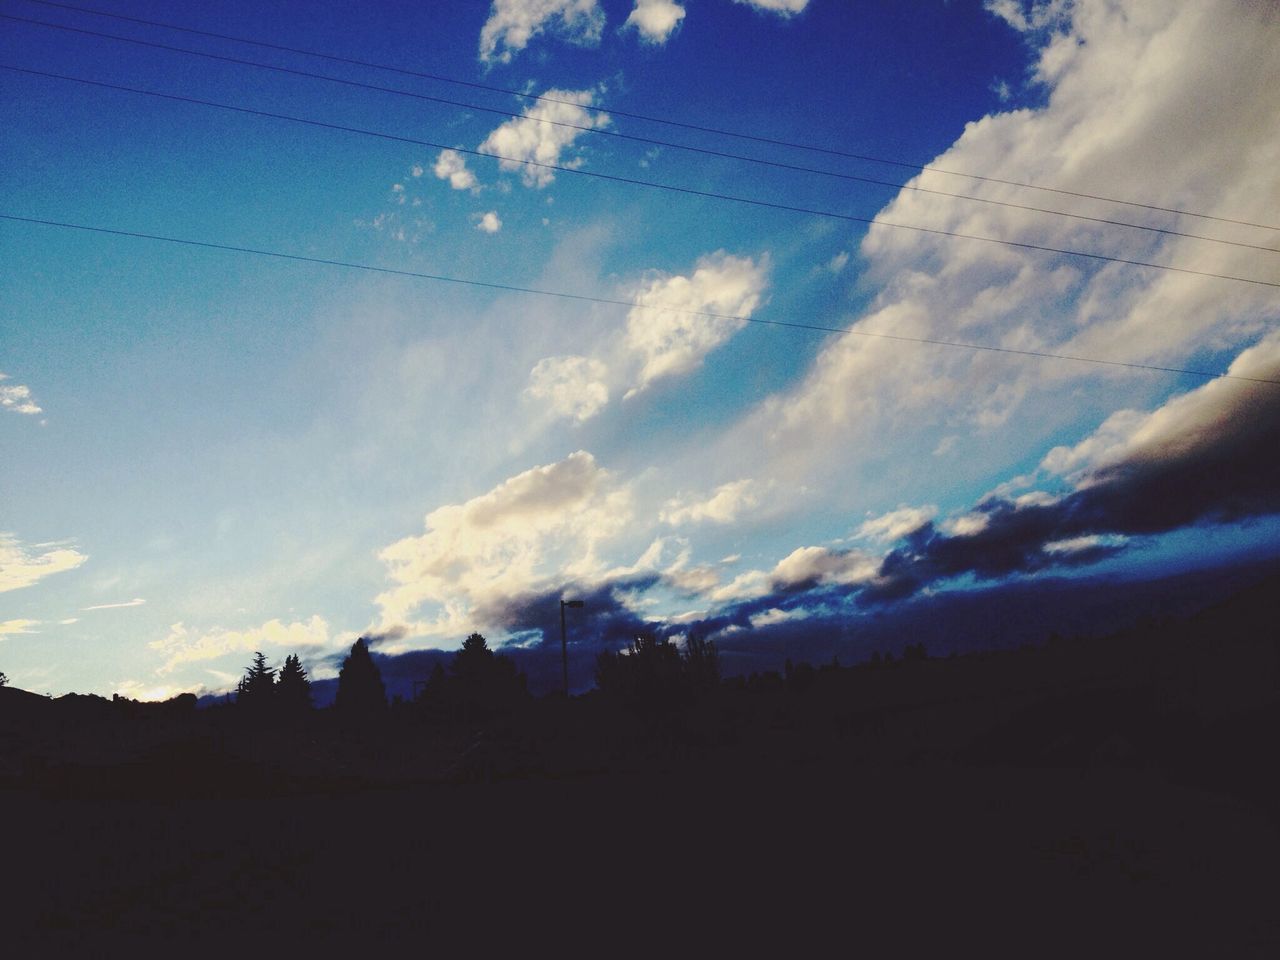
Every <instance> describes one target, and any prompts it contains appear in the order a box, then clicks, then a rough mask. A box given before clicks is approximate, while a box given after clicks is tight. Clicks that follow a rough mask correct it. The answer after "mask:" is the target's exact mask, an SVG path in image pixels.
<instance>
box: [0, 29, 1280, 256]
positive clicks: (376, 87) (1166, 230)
mask: <svg viewBox="0 0 1280 960" xmlns="http://www.w3.org/2000/svg"><path fill="white" fill-rule="evenodd" d="M0 19H3V20H12V21H15V22H18V23H24V24H29V25H32V26H38V27H48V28H50V29H54V30H63V31H67V32H70V33H79V34H84V35H86V36H90V37H97V38H101V39H105V40H113V41H119V42H121V43H132V44H135V45H137V46H142V47H150V48H153V49H156V50H164V51H166V52H168V53H178V54H182V55H184V56H193V57H203V58H205V59H207V60H217V61H220V62H222V63H231V64H236V65H238V66H245V67H252V68H254V69H258V70H270V71H272V72H274V73H282V74H287V75H289V76H295V77H305V78H307V79H311V80H321V81H324V82H326V83H335V84H340V85H342V86H346V87H354V88H357V89H361V90H372V91H376V92H379V93H389V94H392V95H394V96H399V97H409V98H412V99H414V100H421V101H425V102H428V103H437V104H441V105H442V106H450V107H458V108H460V109H464V110H475V111H477V112H480V113H491V114H496V115H498V116H501V117H508V118H510V119H513V120H526V121H531V122H535V123H541V124H547V125H549V126H555V127H564V128H567V129H570V130H578V131H580V132H582V133H587V134H592V135H595V136H602V137H612V138H615V139H619V140H629V141H632V142H635V143H643V144H647V145H649V146H658V147H664V148H669V149H673V150H681V151H685V152H688V153H696V154H700V155H702V156H709V157H717V158H720V159H724V160H736V161H741V162H744V163H753V164H757V165H760V166H766V167H772V168H774V169H778V170H789V171H793V172H797V173H807V174H816V175H818V176H823V177H831V178H835V179H839V180H845V181H850V182H854V183H865V184H869V185H871V186H878V187H887V188H890V189H893V190H908V191H912V192H914V193H924V194H931V195H933V196H939V197H950V198H952V199H956V200H968V201H971V202H973V203H985V204H990V205H993V206H998V207H1006V208H1010V209H1015V210H1026V211H1028V212H1031V213H1043V214H1047V215H1050V216H1055V217H1066V218H1069V219H1072V220H1081V221H1085V222H1088V223H1097V224H1103V225H1106V226H1113V227H1125V228H1128V229H1131V230H1143V231H1147V232H1149V233H1159V234H1164V235H1166V236H1172V237H1184V238H1186V239H1190V240H1203V241H1205V242H1207V243H1220V244H1225V245H1227V246H1232V247H1245V248H1247V249H1250V250H1262V251H1265V252H1267V253H1280V249H1277V248H1275V247H1271V246H1267V245H1265V244H1260V243H1246V242H1244V241H1240V240H1227V239H1225V238H1223V237H1210V236H1206V235H1204V234H1200V233H1188V232H1186V231H1183V230H1174V229H1172V228H1170V227H1157V226H1152V225H1150V224H1144V223H1131V222H1129V221H1127V220H1116V219H1112V218H1109V217H1092V216H1088V215H1086V214H1082V213H1071V212H1069V211H1066V210H1054V209H1052V208H1049V207H1037V206H1033V205H1031V204H1026V203H1017V202H1015V201H1012V200H997V199H995V198H993V197H980V196H975V195H973V194H967V193H953V192H951V191H949V190H937V189H934V188H932V187H923V186H919V185H918V184H912V183H899V182H897V181H893V180H880V179H877V178H875V177H863V176H859V175H857V174H852V173H841V172H839V171H835V170H823V169H820V168H816V167H806V166H802V165H799V164H794V163H785V162H783V161H780V160H768V159H764V158H761V157H750V156H744V155H742V154H737V153H729V152H727V151H723V150H712V149H709V148H706V147H695V146H691V145H688V144H683V143H675V142H673V141H670V140H659V139H656V138H654V137H642V136H638V135H636V134H630V133H623V132H621V131H618V130H606V129H602V128H600V127H593V126H587V125H584V124H579V123H571V122H569V121H567V120H552V119H550V118H549V117H538V116H530V115H528V114H517V113H512V112H511V111H510V110H502V109H499V108H496V107H487V106H483V105H481V104H476V103H468V102H465V101H460V100H450V99H447V98H444V97H433V96H430V95H428V94H425V93H418V92H416V91H413V90H402V89H399V88H397V87H384V86H381V85H380V84H375V83H365V82H363V81H360V80H349V79H347V78H345V77H335V76H331V75H329V74H324V73H313V72H311V71H309V70H297V69H294V68H292V67H282V66H278V65H276V64H271V63H262V62H260V61H257V60H246V59H244V58H242V57H230V56H226V55H224V54H220V53H207V52H205V51H203V50H192V49H189V48H187V47H175V46H172V45H170V44H167V43H157V42H155V41H152V40H140V39H138V38H136V37H124V36H119V35H117V34H112V33H102V32H101V31H98V30H86V29H83V28H81V27H72V26H68V25H66V24H60V23H48V22H46V21H43V20H32V19H29V18H27V17H17V16H13V15H11V14H7V13H0ZM578 106H580V107H582V109H584V110H585V109H587V108H586V107H585V106H583V105H581V104H579V105H578ZM599 112H601V113H604V112H606V111H604V110H603V109H602V108H601V109H600V111H599Z"/></svg>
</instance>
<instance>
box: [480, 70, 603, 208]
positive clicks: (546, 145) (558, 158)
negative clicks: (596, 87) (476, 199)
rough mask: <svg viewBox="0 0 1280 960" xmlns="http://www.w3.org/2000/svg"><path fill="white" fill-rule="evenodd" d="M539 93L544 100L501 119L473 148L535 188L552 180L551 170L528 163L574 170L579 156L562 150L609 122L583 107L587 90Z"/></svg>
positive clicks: (587, 103) (587, 100)
mask: <svg viewBox="0 0 1280 960" xmlns="http://www.w3.org/2000/svg"><path fill="white" fill-rule="evenodd" d="M542 96H543V97H544V98H545V99H543V100H539V101H537V102H536V103H534V104H532V105H531V106H528V107H526V108H525V111H524V114H523V115H522V116H519V117H515V118H513V119H511V120H507V121H506V122H504V123H503V124H502V125H501V126H499V127H498V128H497V129H496V130H494V131H493V132H492V133H490V134H489V136H488V137H486V138H485V141H484V143H482V144H480V146H479V147H478V148H477V149H478V150H479V151H480V152H481V153H488V154H491V155H493V156H496V157H501V158H502V159H501V160H499V161H498V166H499V167H500V168H502V169H503V170H509V171H517V170H518V171H520V176H521V179H522V180H523V181H524V184H525V186H527V187H537V188H539V189H541V188H543V187H547V186H550V185H551V184H552V183H553V182H554V181H555V171H554V170H549V169H547V168H546V167H538V166H531V165H530V164H531V163H545V164H552V165H555V166H561V167H568V168H569V169H577V168H578V167H580V166H581V165H582V158H581V157H568V158H566V157H564V156H563V154H564V153H565V151H566V150H568V149H569V147H571V146H572V145H573V142H574V141H575V140H577V139H578V137H580V136H581V135H582V134H583V133H584V132H586V131H587V130H599V129H603V128H604V127H607V126H608V125H609V115H608V114H606V113H601V112H599V111H596V112H595V113H592V112H591V111H590V110H588V109H587V108H588V107H590V106H591V104H592V102H593V101H594V100H595V94H594V93H593V92H592V91H590V90H548V91H547V92H546V93H544V94H543V95H542ZM563 124H569V126H563Z"/></svg>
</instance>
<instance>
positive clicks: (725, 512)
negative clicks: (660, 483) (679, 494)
mask: <svg viewBox="0 0 1280 960" xmlns="http://www.w3.org/2000/svg"><path fill="white" fill-rule="evenodd" d="M757 487H758V485H757V484H756V483H755V482H754V481H752V480H735V481H733V482H732V483H726V484H722V485H721V486H719V487H716V489H715V491H714V492H713V493H712V494H711V496H710V497H707V498H705V499H702V500H689V499H682V498H676V499H673V500H668V501H667V504H666V507H665V508H664V509H663V511H662V513H661V514H660V515H659V519H661V520H662V522H663V523H667V524H670V525H671V526H679V525H681V524H685V523H701V522H703V521H709V522H711V523H731V522H733V521H734V520H736V519H737V518H738V517H739V516H740V515H741V514H742V512H743V511H745V510H750V509H752V508H753V507H755V506H756V505H757V504H759V502H760V499H759V496H758V495H757V493H756V489H757Z"/></svg>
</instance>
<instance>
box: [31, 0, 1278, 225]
mask: <svg viewBox="0 0 1280 960" xmlns="http://www.w3.org/2000/svg"><path fill="white" fill-rule="evenodd" d="M26 2H28V3H34V4H39V5H40V6H45V7H56V8H59V9H62V10H74V11H76V12H77V13H88V14H92V15H93V16H98V17H109V18H111V19H113V20H122V21H126V22H128V23H137V24H142V25H144V26H149V27H160V28H162V29H165V30H176V31H178V32H180V33H188V34H192V35H194V36H201V37H210V38H213V39H215V40H229V41H231V42H233V43H243V44H248V45H250V46H255V47H261V48H263V49H267V50H278V51H281V52H284V53H294V54H300V55H302V56H306V57H316V58H317V59H320V60H329V61H331V62H333V63H345V64H348V65H351V66H358V67H367V68H370V69H373V70H385V71H387V72H389V73H397V74H400V75H402V76H406V77H417V78H419V79H422V80H433V81H436V82H439V83H450V84H454V85H456V86H462V87H471V88H473V89H476V90H487V91H489V92H491V93H501V94H505V95H507V96H512V97H520V98H521V99H525V100H534V101H539V102H542V103H555V104H561V105H570V106H581V104H576V103H573V102H572V101H569V100H560V99H557V98H556V97H547V96H541V95H538V94H532V93H527V92H525V91H522V90H512V89H509V88H507V87H498V86H493V85H491V84H486V83H477V82H475V81H471V80H461V79H458V78H456V77H448V76H444V75H442V74H436V73H426V72H423V71H418V70H408V69H405V68H403V67H395V66H391V65H389V64H383V63H375V62H373V61H370V60H360V59H357V58H354V57H344V56H340V55H337V54H331V53H322V52H320V51H318V50H307V49H304V48H301V47H290V46H286V45H284V44H279V43H270V42H268V41H265V40H253V39H250V38H248V37H238V36H235V35H233V34H226V33H215V32H213V31H209V30H198V29H196V28H194V27H184V26H179V25H178V24H175V23H166V22H164V21H161V20H147V19H144V18H142V17H130V16H125V15H124V14H120V13H112V12H109V11H106V10H100V9H96V8H93V7H84V6H77V5H75V4H70V3H57V2H54V0H26ZM599 109H600V110H603V111H606V112H608V113H611V114H613V115H614V116H618V117H626V118H627V119H630V120H642V121H644V122H646V123H658V124H663V125H665V126H672V127H679V128H681V129H684V130H694V131H697V132H699V133H709V134H713V135H714V136H719V137H734V138H736V139H739V140H747V141H751V142H753V143H763V144H768V145H770V146H777V147H788V148H791V149H795V150H807V151H810V152H813V153H822V154H826V155H828V156H833V157H843V158H844V159H847V160H860V161H864V162H867V163H879V164H884V165H886V166H893V167H898V168H900V169H906V170H916V171H920V172H925V173H939V174H943V175H945V176H949V177H964V178H966V179H969V180H978V181H981V182H984V183H999V184H1003V185H1005V186H1010V187H1019V188H1021V189H1025V190H1040V191H1043V192H1046V193H1056V194H1059V195H1061V196H1067V197H1077V198H1080V199H1084V200H1098V201H1101V202H1103V203H1118V204H1123V205H1124V206H1129V207H1137V208H1139V209H1142V210H1154V211H1157V212H1160V213H1172V214H1178V215H1180V216H1184V217H1195V218H1197V219H1200V220H1213V221H1217V222H1219V223H1234V224H1238V225H1240V226H1245V227H1256V228H1258V229H1260V230H1280V227H1278V226H1274V225H1271V224H1266V223H1254V222H1253V221H1250V220H1236V219H1232V218H1231V217H1219V216H1214V215H1212V214H1208V213H1196V212H1194V211H1191V210H1183V209H1180V208H1178V207H1162V206H1159V205H1157V204H1151V203H1141V202H1139V201H1136V200H1121V199H1119V198H1118V197H1107V196H1103V195H1100V194H1095V193H1086V192H1081V191H1076V190H1064V189H1060V188H1058V187H1046V186H1041V185H1039V184H1035V183H1024V182H1022V181H1019V180H1006V179H1002V178H1000V177H989V176H982V175H980V174H976V173H963V172H961V171H958V170H947V169H944V168H942V167H935V166H932V165H928V164H919V163H909V162H907V161H904V160H894V159H890V158H885V157H875V156H870V155H867V154H859V153H849V152H846V151H844V150H835V149H831V148H828V147H820V146H817V145H815V144H807V143H796V142H793V141H788V140H780V139H775V138H772V137H765V136H759V135H756V134H749V133H742V132H739V131H734V130H721V129H718V128H716V127H709V126H703V125H700V124H696V123H683V122H681V121H679V120H670V119H666V118H662V117H653V116H647V115H645V114H642V113H630V112H627V111H625V110H618V109H616V108H613V107H610V106H607V105H603V104H602V105H601V106H600V107H599Z"/></svg>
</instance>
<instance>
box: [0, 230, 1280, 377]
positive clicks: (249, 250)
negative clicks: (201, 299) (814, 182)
mask: <svg viewBox="0 0 1280 960" xmlns="http://www.w3.org/2000/svg"><path fill="white" fill-rule="evenodd" d="M0 220H7V221H10V222H12V223H26V224H33V225H38V226H43V227H57V228H61V229H65V230H81V231H85V232H87V233H97V234H106V235H108V236H113V237H129V238H131V239H135V240H155V241H159V242H161V243H172V244H178V245H180V246H186V247H199V248H201V249H205V250H222V251H226V252H228V253H241V254H248V255H252V256H256V257H271V258H274V259H277V260H291V261H294V262H297V263H311V264H319V265H321V266H328V267H343V268H345V269H348V270H364V271H367V272H370V273H382V274H390V275H392V276H397V277H411V278H413V279H417V280H433V281H436V282H438V283H453V284H458V285H461V286H468V287H480V288H483V289H486V290H501V291H504V292H507V293H526V294H532V295H535V296H539V297H554V298H556V299H559V300H573V301H576V302H579V303H596V304H605V305H609V306H618V307H626V308H627V309H628V310H663V311H667V312H671V313H679V314H683V315H685V316H690V317H703V318H706V319H710V320H730V321H733V322H737V323H757V324H763V325H767V326H771V327H785V328H787V329H792V330H810V331H814V332H816V333H829V334H841V335H844V334H848V335H852V336H857V337H867V338H870V339H875V340H894V341H897V342H899V343H914V344H928V345H930V346H938V347H952V348H958V349H962V350H975V351H983V352H987V353H1004V354H1010V355H1013V356H1020V357H1036V358H1038V359H1043V360H1070V361H1072V362H1075V363H1092V364H1100V365H1103V366H1109V367H1127V368H1129V369H1133V370H1149V371H1154V372H1157V373H1176V374H1180V375H1184V376H1190V377H1200V378H1202V379H1206V380H1218V379H1225V380H1242V381H1246V382H1249V383H1265V384H1270V385H1272V386H1280V380H1271V379H1266V378H1263V377H1246V376H1241V375H1240V374H1234V373H1224V372H1221V371H1208V370H1189V369H1184V368H1181V367H1161V366H1156V365H1154V364H1149V363H1133V362H1129V361H1124V360H1104V359H1101V358H1099V357H1081V356H1075V355H1072V354H1066V353H1051V352H1048V351H1041V350H1017V349H1014V348H1012V347H993V346H989V345H986V344H980V343H966V342H963V341H959V340H939V339H933V338H929V337H908V336H903V335H900V334H893V333H874V332H871V331H869V330H858V329H856V328H854V327H831V326H824V325H822V324H817V323H800V322H797V321H791V320H766V319H764V318H762V317H749V316H740V315H737V314H725V313H712V312H709V311H705V310H683V309H677V308H671V307H659V306H651V305H647V304H641V303H635V302H634V301H630V300H620V299H617V298H614V297H596V296H590V295H587V294H581V293H566V292H564V291H562V290H543V289H540V288H537V287H522V286H517V285H516V284H510V283H495V282H491V281H486V280H472V279H465V278H461V277H449V276H444V275H442V274H434V273H419V272H417V271H414V270H398V269H395V268H393V267H378V266H374V265H373V264H369V263H358V262H356V261H352V260H331V259H328V258H325V257H308V256H303V255H302V254H294V253H283V252H281V251H278V250H262V249H259V248H256V247H241V246H236V245H233V244H227V243H214V242H212V241H207V240H190V239H186V238H182V237H167V236H163V235H161V234H155V233H141V232H138V231H134V230H115V229H111V228H109V227H96V226H89V225H87V224H81V223H66V222H63V221H58V220H43V219H39V218H36V217H21V216H17V215H15V214H9V213H0Z"/></svg>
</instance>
